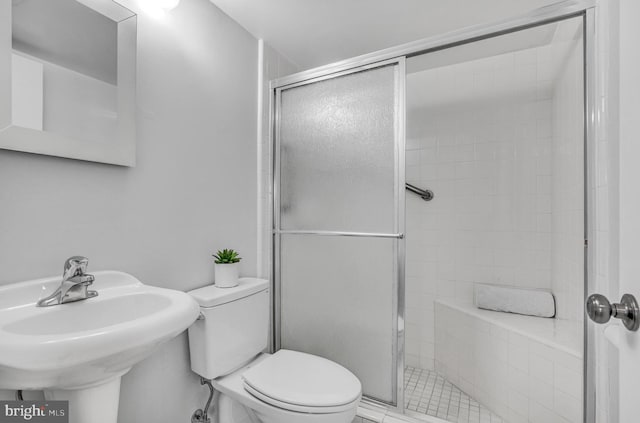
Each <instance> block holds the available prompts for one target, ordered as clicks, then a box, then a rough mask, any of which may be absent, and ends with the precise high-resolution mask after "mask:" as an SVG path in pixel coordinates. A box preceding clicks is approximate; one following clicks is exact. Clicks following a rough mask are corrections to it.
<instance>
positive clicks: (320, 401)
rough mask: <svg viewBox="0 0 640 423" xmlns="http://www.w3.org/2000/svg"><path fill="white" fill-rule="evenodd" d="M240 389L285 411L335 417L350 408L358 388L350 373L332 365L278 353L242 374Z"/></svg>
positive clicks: (292, 353)
mask: <svg viewBox="0 0 640 423" xmlns="http://www.w3.org/2000/svg"><path fill="white" fill-rule="evenodd" d="M242 380H243V385H244V389H245V390H246V391H247V392H248V393H250V394H251V395H252V396H254V397H256V398H258V399H259V400H261V401H264V402H266V403H267V404H270V405H273V406H275V407H278V408H282V409H285V410H290V411H296V412H302V413H310V414H328V413H338V412H341V411H345V410H348V409H350V408H352V407H353V403H354V402H356V401H358V400H359V399H360V394H361V390H362V386H361V384H360V381H359V380H358V378H357V377H355V375H353V373H351V372H350V371H349V370H347V369H345V368H344V367H342V366H340V365H339V364H337V363H334V362H333V361H330V360H327V359H324V358H321V357H317V356H314V355H310V354H305V353H301V352H296V351H290V350H279V351H278V352H276V353H275V354H273V355H272V356H270V357H268V358H267V359H265V360H263V361H261V362H260V363H258V364H256V365H255V366H252V367H250V368H249V369H248V370H246V371H245V372H244V373H243V374H242Z"/></svg>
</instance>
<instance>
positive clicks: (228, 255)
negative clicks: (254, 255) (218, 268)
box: [213, 248, 242, 264]
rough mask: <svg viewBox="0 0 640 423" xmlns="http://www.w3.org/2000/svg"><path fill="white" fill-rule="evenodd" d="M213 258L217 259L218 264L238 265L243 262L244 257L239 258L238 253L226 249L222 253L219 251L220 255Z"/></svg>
mask: <svg viewBox="0 0 640 423" xmlns="http://www.w3.org/2000/svg"><path fill="white" fill-rule="evenodd" d="M213 257H214V258H215V259H216V264H229V263H238V262H239V261H240V260H242V257H240V256H238V253H236V252H235V251H233V250H231V249H229V250H228V249H226V248H225V249H224V250H222V251H220V250H218V253H217V254H214V255H213Z"/></svg>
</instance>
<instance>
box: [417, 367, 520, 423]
mask: <svg viewBox="0 0 640 423" xmlns="http://www.w3.org/2000/svg"><path fill="white" fill-rule="evenodd" d="M404 389H405V408H406V409H407V410H411V411H414V412H416V413H421V414H426V415H429V416H433V417H438V418H441V419H445V420H449V421H450V422H454V423H507V422H506V421H504V420H502V419H501V418H500V417H498V416H497V415H495V414H493V413H492V412H491V411H489V409H488V408H486V407H485V406H483V405H481V404H479V403H478V401H476V400H475V399H473V398H471V397H470V396H469V395H467V394H465V393H464V392H462V391H461V390H460V389H458V388H457V387H456V386H455V385H453V384H452V383H451V382H449V381H448V380H446V379H445V378H443V377H442V376H440V375H439V374H438V373H436V372H435V371H431V370H426V369H419V368H416V367H407V368H405V371H404Z"/></svg>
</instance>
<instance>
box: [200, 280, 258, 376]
mask: <svg viewBox="0 0 640 423" xmlns="http://www.w3.org/2000/svg"><path fill="white" fill-rule="evenodd" d="M189 294H190V295H191V296H192V297H193V298H195V300H196V301H197V302H198V304H200V312H201V316H200V318H199V319H198V320H196V322H195V323H194V324H193V325H191V327H190V328H189V350H190V355H191V369H192V370H193V371H194V372H196V373H197V374H199V375H200V376H203V377H204V378H206V379H215V378H217V377H219V376H223V375H226V374H229V373H231V372H233V371H234V370H236V369H238V368H240V367H242V366H243V365H245V364H247V363H248V362H249V361H250V360H251V359H252V358H253V357H255V356H256V355H257V354H259V353H260V352H262V351H263V350H264V349H265V348H266V347H267V342H268V336H269V282H268V281H267V280H264V279H256V278H240V281H239V284H238V286H236V287H233V288H218V287H216V286H215V285H209V286H205V287H203V288H198V289H195V290H193V291H190V292H189Z"/></svg>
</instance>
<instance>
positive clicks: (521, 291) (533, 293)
mask: <svg viewBox="0 0 640 423" xmlns="http://www.w3.org/2000/svg"><path fill="white" fill-rule="evenodd" d="M474 292H475V299H474V303H475V305H476V307H478V308H483V309H486V310H495V311H504V312H508V313H518V314H526V315H529V316H539V317H554V316H555V315H556V302H555V299H554V298H553V294H552V293H551V292H550V291H547V290H544V289H526V288H512V287H509V286H499V285H484V284H476V285H475V289H474Z"/></svg>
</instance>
